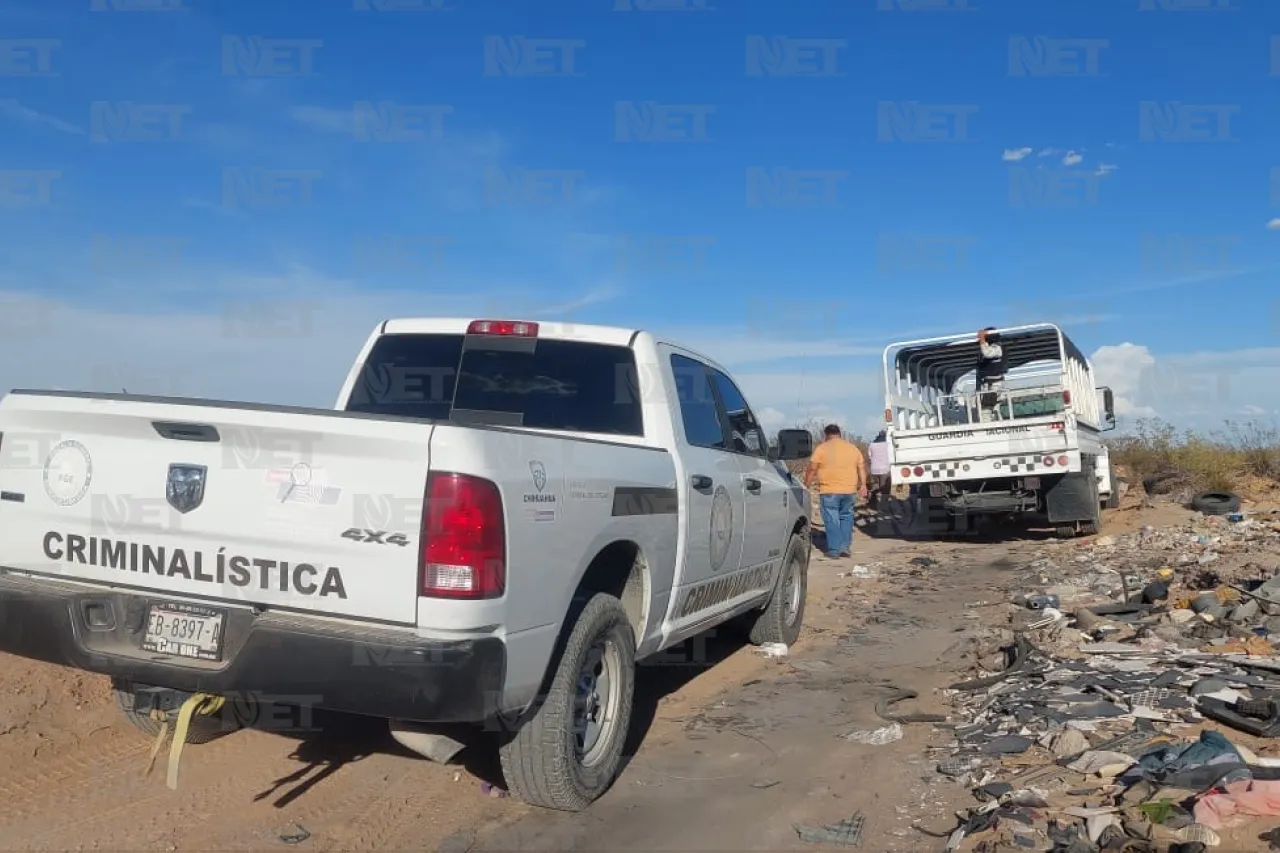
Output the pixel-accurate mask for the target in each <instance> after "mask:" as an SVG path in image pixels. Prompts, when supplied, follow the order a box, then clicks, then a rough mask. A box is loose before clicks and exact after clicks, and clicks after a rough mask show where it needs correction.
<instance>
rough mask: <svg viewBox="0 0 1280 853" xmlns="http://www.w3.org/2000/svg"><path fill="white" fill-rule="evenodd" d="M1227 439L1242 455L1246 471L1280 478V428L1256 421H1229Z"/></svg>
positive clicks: (1268, 477) (1273, 478)
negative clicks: (1242, 422)
mask: <svg viewBox="0 0 1280 853" xmlns="http://www.w3.org/2000/svg"><path fill="white" fill-rule="evenodd" d="M1226 437H1227V441H1228V443H1229V444H1230V445H1231V446H1232V447H1233V448H1235V449H1236V450H1237V451H1238V452H1239V453H1240V456H1241V463H1242V465H1243V467H1244V470H1245V473H1248V474H1251V475H1253V476H1254V477H1265V478H1267V479H1270V480H1276V479H1280V430H1277V429H1276V427H1275V426H1274V425H1272V426H1264V425H1262V424H1259V423H1257V422H1256V421H1250V422H1249V423H1244V424H1241V423H1235V422H1234V421H1227V436H1226Z"/></svg>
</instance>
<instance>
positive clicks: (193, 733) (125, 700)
mask: <svg viewBox="0 0 1280 853" xmlns="http://www.w3.org/2000/svg"><path fill="white" fill-rule="evenodd" d="M111 688H112V690H113V691H114V692H115V699H116V707H117V708H119V709H120V712H121V713H122V714H124V718H125V719H126V720H128V721H129V723H130V725H132V726H133V727H134V728H135V729H137V730H138V731H140V732H142V733H143V734H145V735H147V736H148V737H151V738H155V737H156V736H157V735H159V734H160V720H157V719H156V718H155V717H153V716H151V715H150V714H149V713H147V712H146V711H139V710H137V709H136V708H134V707H133V699H134V695H133V690H134V685H133V684H132V683H131V682H128V681H119V680H113V681H112V682H111ZM233 719H234V718H233V715H230V714H220V715H218V716H215V717H204V716H200V717H192V718H191V722H190V724H188V726H187V743H194V744H201V743H209V742H210V741H212V740H217V739H218V738H220V737H222V736H223V735H226V734H230V733H231V732H232V731H234V730H235V729H236V728H238V726H236V725H234V724H232V721H233ZM168 720H169V734H170V736H171V737H172V735H173V730H174V728H175V727H176V726H177V725H178V711H177V709H176V708H175V709H174V710H172V711H170V712H169V713H168Z"/></svg>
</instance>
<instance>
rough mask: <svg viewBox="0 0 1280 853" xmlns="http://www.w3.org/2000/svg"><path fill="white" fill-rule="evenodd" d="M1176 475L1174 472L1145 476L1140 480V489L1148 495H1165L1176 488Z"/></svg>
mask: <svg viewBox="0 0 1280 853" xmlns="http://www.w3.org/2000/svg"><path fill="white" fill-rule="evenodd" d="M1177 477H1178V475H1177V474H1176V473H1174V472H1166V473H1164V474H1156V475H1155V476H1153V477H1147V478H1146V479H1144V480H1143V481H1142V491H1144V492H1146V493H1147V494H1149V495H1167V494H1169V493H1170V492H1172V491H1175V490H1176V489H1177V482H1176V480H1177Z"/></svg>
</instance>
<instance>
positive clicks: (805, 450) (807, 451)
mask: <svg viewBox="0 0 1280 853" xmlns="http://www.w3.org/2000/svg"><path fill="white" fill-rule="evenodd" d="M812 455H813V434H812V433H810V432H809V431H808V430H807V429H780V430H778V455H777V458H778V459H779V460H788V459H808V458H809V457H810V456H812Z"/></svg>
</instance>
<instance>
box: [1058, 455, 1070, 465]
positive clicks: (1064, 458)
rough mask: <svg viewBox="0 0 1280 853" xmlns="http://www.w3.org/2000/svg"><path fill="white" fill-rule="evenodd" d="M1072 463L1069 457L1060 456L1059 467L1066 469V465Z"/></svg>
mask: <svg viewBox="0 0 1280 853" xmlns="http://www.w3.org/2000/svg"><path fill="white" fill-rule="evenodd" d="M1070 461H1071V460H1070V459H1068V458H1067V457H1065V456H1059V457H1058V464H1059V465H1062V466H1064V467H1065V466H1066V464H1067V463H1068V462H1070Z"/></svg>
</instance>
